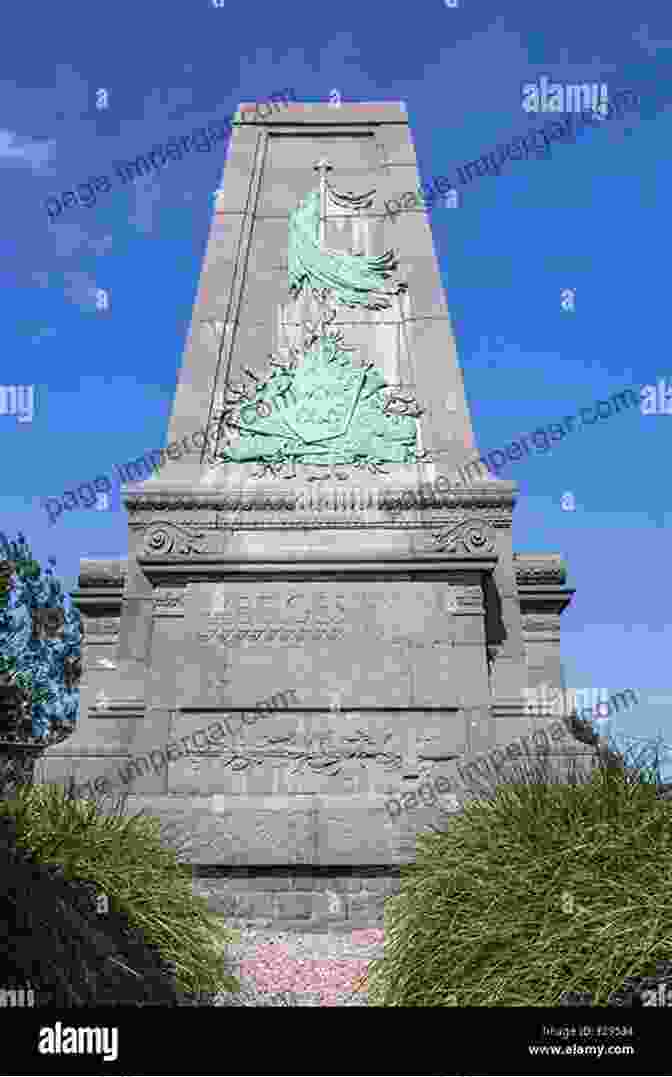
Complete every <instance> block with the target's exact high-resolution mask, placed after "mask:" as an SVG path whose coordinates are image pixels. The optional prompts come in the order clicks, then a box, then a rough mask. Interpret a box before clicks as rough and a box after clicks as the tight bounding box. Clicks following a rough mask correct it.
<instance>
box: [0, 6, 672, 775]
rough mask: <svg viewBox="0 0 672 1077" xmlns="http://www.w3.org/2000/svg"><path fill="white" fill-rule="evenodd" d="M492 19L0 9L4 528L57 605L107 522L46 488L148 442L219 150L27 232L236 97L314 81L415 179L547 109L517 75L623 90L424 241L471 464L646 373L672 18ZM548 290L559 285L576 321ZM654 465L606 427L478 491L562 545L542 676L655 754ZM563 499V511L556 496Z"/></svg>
mask: <svg viewBox="0 0 672 1077" xmlns="http://www.w3.org/2000/svg"><path fill="white" fill-rule="evenodd" d="M504 7H505V10H502V6H501V5H497V4H493V3H492V2H491V0H478V3H477V2H476V0H459V6H458V7H457V8H449V7H447V5H446V4H445V3H444V0H422V3H421V4H420V5H417V4H416V5H414V6H412V7H408V6H404V5H401V4H400V5H390V4H385V5H384V4H382V3H380V2H379V0H373V2H372V3H370V4H366V5H363V4H361V3H353V2H352V0H343V3H341V4H340V5H338V6H336V7H334V6H333V5H332V6H331V7H330V8H329V9H328V10H327V9H316V8H315V6H314V5H313V4H311V5H309V4H307V3H305V2H303V0H298V2H295V3H293V5H292V9H291V17H290V13H288V10H287V8H286V6H285V5H271V4H264V5H263V6H262V8H261V9H260V8H259V7H258V6H257V5H254V6H253V5H249V4H242V3H240V0H224V3H223V6H222V7H219V8H216V7H215V6H214V4H213V2H212V0H189V2H188V3H187V2H185V0H176V2H175V3H171V4H166V3H159V2H158V0H144V2H143V3H142V4H138V3H133V4H131V3H129V2H128V0H117V2H115V4H114V5H113V6H111V7H102V8H100V10H99V9H98V8H94V7H92V6H91V4H90V3H89V2H87V3H86V4H85V3H83V2H82V0H69V3H68V4H66V5H55V4H54V5H51V4H46V5H40V10H39V13H38V14H36V9H35V8H34V6H31V5H28V4H26V5H12V6H11V13H9V14H8V16H7V18H8V19H9V25H8V24H7V23H6V24H5V25H6V29H7V33H8V41H10V42H11V47H10V48H6V49H5V54H4V56H3V71H2V76H3V77H2V80H1V81H0V90H1V93H2V100H3V118H2V121H0V169H1V170H2V172H1V175H2V191H3V198H2V210H0V212H1V213H2V218H3V222H2V237H3V240H2V245H3V258H2V260H1V262H0V284H1V286H2V287H1V290H0V304H2V306H3V307H4V310H3V311H2V314H3V317H2V323H3V330H4V336H5V340H6V347H5V348H4V354H3V360H2V366H1V374H0V382H1V383H2V384H3V385H11V384H21V385H27V384H32V385H34V386H35V415H34V418H33V422H32V423H24V424H19V423H17V421H16V419H15V418H14V417H12V416H2V417H0V451H2V454H3V459H4V461H5V466H4V468H3V484H2V494H1V496H0V509H1V513H0V529H2V530H4V531H5V533H7V534H9V535H10V536H12V537H13V536H14V535H15V534H16V531H17V530H19V529H20V530H23V531H24V532H25V533H26V535H27V536H28V538H29V541H30V542H31V545H32V549H33V552H34V554H35V556H37V558H38V559H39V560H40V561H42V562H44V563H46V560H47V558H48V556H49V555H50V554H53V555H54V556H55V557H56V558H57V566H56V571H57V573H58V574H59V575H60V578H61V579H62V581H63V584H64V587H65V589H66V590H69V589H71V588H72V587H74V586H76V579H77V573H78V566H79V558H80V557H119V556H125V555H126V553H127V515H126V512H125V510H124V509H123V508H122V509H121V510H120V511H113V512H97V511H95V510H84V509H79V510H76V511H72V512H70V513H68V514H66V513H63V515H62V516H61V517H60V518H59V519H58V520H57V522H56V524H55V525H53V526H49V522H48V519H47V515H46V512H45V510H44V507H43V503H42V499H43V498H45V497H48V496H52V497H53V496H59V495H61V494H62V492H63V491H64V490H66V489H70V488H72V487H75V486H77V485H79V484H80V483H82V482H88V481H91V480H92V479H93V478H94V477H95V476H96V475H104V474H109V473H110V472H111V470H112V467H113V465H114V464H115V463H117V462H125V461H127V460H129V459H134V458H137V457H138V456H140V455H141V454H142V453H143V452H145V451H146V450H148V449H150V448H153V447H155V446H159V445H164V444H165V433H166V428H167V422H168V417H169V414H170V409H171V405H172V400H173V394H174V391H175V386H176V377H177V371H178V368H179V365H180V362H181V357H182V351H183V347H184V343H185V339H186V333H187V329H188V325H189V320H190V316H191V309H192V304H193V301H194V298H195V294H196V289H197V284H198V276H199V272H200V269H201V262H202V259H203V255H204V251H205V244H206V240H207V234H208V229H209V225H210V219H211V214H212V212H213V198H212V192H213V191H214V190H215V189H216V187H217V186H218V183H219V180H220V177H221V171H222V168H223V165H224V162H225V153H226V149H225V144H224V143H222V142H220V143H218V144H217V146H216V147H215V148H214V149H213V150H212V152H210V153H205V152H204V153H193V152H192V153H190V154H189V156H188V157H186V159H184V160H183V161H181V162H174V163H172V164H171V165H170V167H167V168H165V169H164V170H162V171H161V172H160V173H159V174H158V176H157V177H156V178H155V179H153V180H150V179H147V180H142V181H141V180H136V182H135V183H134V184H129V185H127V186H126V187H122V186H121V184H120V183H119V182H113V184H112V191H111V192H109V193H106V194H100V195H99V196H98V199H97V202H96V204H95V205H94V206H93V207H91V208H87V207H85V206H81V207H76V208H70V209H67V210H66V211H64V212H63V213H62V214H61V216H60V218H58V219H57V220H56V221H54V222H53V223H51V222H50V220H49V217H48V215H47V212H46V209H45V199H46V198H48V197H50V196H53V195H59V194H60V193H61V192H63V191H66V190H72V189H74V188H75V187H76V185H77V184H78V183H84V182H86V181H87V180H88V179H89V177H91V176H101V175H108V176H112V173H113V163H114V162H115V161H117V160H120V159H127V158H130V157H136V156H137V155H138V154H140V153H144V152H146V151H148V150H149V149H151V147H152V146H155V145H156V144H159V143H165V142H166V141H167V140H168V139H169V138H170V137H172V136H178V137H179V136H180V135H187V134H189V133H190V132H191V131H192V129H193V128H194V127H198V126H202V125H204V124H208V123H211V122H215V121H216V120H217V119H218V118H222V117H224V116H226V115H227V114H229V113H231V112H232V111H234V110H235V108H236V107H237V105H238V103H239V102H241V101H253V100H256V99H263V98H264V97H265V96H267V95H268V94H270V93H272V92H273V91H275V90H279V89H282V88H283V87H292V88H293V89H294V91H295V94H296V99H297V100H298V101H327V100H328V99H329V95H330V93H331V91H332V89H337V90H338V91H339V92H340V94H341V97H342V99H343V101H346V102H348V101H403V102H405V104H406V108H407V110H408V115H409V120H410V123H411V129H412V133H413V137H414V141H415V145H416V150H417V155H418V162H419V166H420V171H421V176H422V179H423V180H425V181H430V180H431V179H432V178H433V177H434V176H449V177H451V178H455V177H456V168H457V167H458V166H459V165H462V164H464V162H466V161H472V160H474V159H475V158H477V157H479V156H480V155H482V154H484V153H487V152H489V151H490V150H492V149H494V148H495V147H496V146H497V145H500V144H502V143H505V142H508V141H510V140H511V139H512V138H514V137H515V136H516V135H524V134H525V133H526V132H527V131H528V130H529V129H530V128H531V127H533V126H535V125H536V126H539V123H540V122H543V121H544V120H545V119H546V118H547V117H542V116H539V117H535V116H534V114H531V115H529V114H527V113H525V112H523V110H522V107H521V87H522V85H523V83H525V82H532V81H536V80H537V79H538V78H539V77H540V76H541V75H542V74H547V75H549V76H550V77H551V78H552V79H553V80H554V81H555V82H556V83H584V82H588V83H592V82H597V83H606V84H607V85H608V87H609V89H610V92H611V89H612V87H613V89H614V90H616V89H622V88H629V89H632V90H634V91H635V92H636V93H637V94H638V95H639V99H640V104H639V106H638V108H636V109H635V110H634V111H632V112H630V113H628V114H627V115H626V116H625V118H623V119H613V120H610V121H606V122H604V123H603V124H601V125H600V126H599V127H598V128H596V129H593V128H590V129H588V130H587V131H586V133H585V134H582V135H581V136H580V137H579V138H578V139H577V140H576V143H574V144H571V143H570V144H558V143H555V144H554V147H553V150H552V156H551V159H550V160H539V159H537V158H535V157H530V159H528V160H527V161H525V160H523V161H517V162H514V163H512V164H509V165H508V166H507V167H505V168H504V170H503V173H502V175H501V176H499V177H498V178H492V177H486V178H482V179H477V180H475V181H474V182H472V183H471V184H469V186H468V187H466V188H462V189H461V190H462V192H463V193H462V195H461V198H462V200H461V205H460V207H459V208H458V209H457V210H454V209H443V208H437V209H435V210H434V211H433V212H432V228H433V233H434V242H435V247H436V251H437V255H438V257H439V259H440V265H441V271H442V276H443V282H444V286H445V288H446V292H447V298H448V306H449V310H450V312H451V317H452V320H453V326H454V329H455V333H456V338H457V347H458V354H459V357H460V361H461V364H462V369H463V372H464V380H465V385H466V391H467V395H468V399H469V405H470V409H471V415H472V420H473V424H474V429H475V433H476V439H477V444H478V446H479V449H480V450H481V451H486V450H489V449H492V448H498V447H500V446H502V445H504V444H507V443H510V442H511V441H513V440H515V439H516V437H517V435H519V434H522V433H527V432H529V431H532V430H534V429H535V428H536V427H538V426H539V425H545V424H548V423H551V422H554V421H560V420H561V419H562V417H563V416H565V415H574V414H578V411H579V408H580V407H582V406H589V405H591V404H593V403H594V402H595V401H597V400H606V399H608V398H609V397H610V395H611V394H612V393H614V392H617V391H619V390H620V389H622V388H624V387H625V386H628V385H642V384H645V383H651V382H655V381H657V379H658V378H660V377H667V376H670V377H672V361H670V359H669V334H668V315H669V299H668V292H669V267H668V265H667V262H668V257H666V255H668V253H669V220H670V213H669V193H668V192H669V190H670V188H671V187H672V183H671V180H672V176H671V172H672V164H671V161H670V155H669V144H670V136H671V131H670V114H671V113H670V106H669V103H668V102H667V101H666V100H665V97H664V94H665V86H666V84H669V73H670V61H671V59H672V19H671V17H670V15H669V14H668V13H667V12H666V11H665V10H664V8H663V6H662V5H661V4H660V3H655V4H653V3H652V2H651V0H645V2H644V3H640V4H637V5H635V6H634V7H633V6H631V5H625V6H623V7H621V6H619V5H612V4H609V5H606V4H604V5H601V7H602V8H603V10H600V9H599V7H594V6H592V5H587V4H585V3H582V4H578V3H576V2H569V3H564V4H562V5H559V6H558V8H557V9H554V8H553V6H552V5H539V4H534V5H532V4H528V3H520V2H517V0H509V2H508V3H507V4H506V5H504ZM420 15H421V16H422V17H419V16H420ZM36 23H39V33H36V32H35V31H36ZM101 88H102V89H105V90H107V92H108V107H107V108H106V109H104V110H99V109H97V108H96V101H97V99H98V98H99V95H98V90H99V89H101ZM560 118H562V117H560ZM402 190H403V187H402ZM666 240H667V242H666ZM393 242H394V240H393ZM563 288H572V289H575V310H574V311H573V312H571V311H566V310H563V309H562V307H561V302H560V292H561V289H563ZM97 289H104V290H105V291H106V292H107V294H108V297H109V308H108V309H107V310H105V311H99V310H96V298H95V296H96V290H97ZM661 340H662V341H663V344H662V346H661V344H660V341H661ZM671 446H672V415H670V416H666V415H660V416H648V415H647V416H645V415H642V414H640V412H639V410H638V409H632V410H629V411H624V412H622V413H621V414H619V415H614V416H613V417H612V418H610V419H605V420H600V421H599V422H598V423H596V424H595V425H594V426H592V427H584V428H583V429H582V430H580V431H579V432H577V433H575V434H573V435H572V436H571V437H566V438H565V439H563V441H561V442H558V443H556V444H555V445H554V447H553V448H552V450H551V451H550V452H548V453H546V454H543V455H542V454H539V455H536V454H535V455H534V456H528V457H526V458H524V459H523V460H521V461H520V462H518V463H511V464H508V465H507V467H505V468H504V469H503V471H502V472H501V477H503V478H507V479H513V480H515V481H516V482H518V483H519V502H518V505H517V507H516V509H515V511H514V517H513V519H514V525H513V528H514V530H513V534H514V549H516V550H518V551H520V552H554V551H557V552H560V553H562V554H563V556H564V557H565V558H566V560H567V563H568V566H569V572H570V576H569V581H568V582H569V584H570V585H571V586H573V587H576V589H577V592H576V595H575V598H574V600H573V602H572V605H571V606H570V608H569V610H568V611H567V612H566V613H565V614H564V615H563V618H562V654H563V663H564V668H565V676H566V680H567V684H568V685H569V686H570V687H572V686H573V687H576V688H605V689H606V690H608V691H609V692H615V691H620V690H622V689H625V688H629V687H631V688H634V689H635V691H636V692H637V693H638V694H639V695H640V704H639V706H638V707H637V708H633V710H632V711H630V712H628V713H625V712H622V713H621V714H620V715H619V716H618V717H617V718H616V719H615V721H614V725H613V727H612V729H613V730H614V731H615V730H619V731H621V732H624V733H627V734H632V735H634V736H640V737H653V736H656V734H657V732H658V730H660V731H661V732H662V734H663V737H664V739H665V740H666V742H667V743H668V744H670V745H672V676H671V674H670V667H669V665H668V662H669V660H670V659H669V653H670V639H671V637H670V633H669V630H668V616H669V609H670V597H671V595H670V592H671V586H670V579H669V576H668V565H667V556H666V555H668V551H669V547H670V530H669V529H670V524H671V522H672V520H671V517H670V490H671V484H670V480H669V477H668V474H667V467H668V466H669V462H670V455H671V454H670V447H671ZM568 492H569V493H571V494H572V495H573V497H574V501H575V505H576V508H575V510H574V511H565V510H563V508H562V505H561V499H562V498H563V495H564V494H565V493H568ZM666 695H667V696H668V697H669V702H668V703H667V704H661V703H657V704H655V703H651V702H646V701H647V700H649V698H650V697H658V696H666ZM671 769H672V755H671V757H670V764H669V765H668V767H667V768H666V773H667V772H670V770H671Z"/></svg>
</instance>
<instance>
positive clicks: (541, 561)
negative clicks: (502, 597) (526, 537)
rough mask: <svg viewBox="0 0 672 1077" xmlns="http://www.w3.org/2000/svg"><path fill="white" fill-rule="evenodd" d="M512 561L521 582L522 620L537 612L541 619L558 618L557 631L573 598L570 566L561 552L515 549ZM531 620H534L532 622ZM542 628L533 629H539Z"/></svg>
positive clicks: (518, 580) (519, 593)
mask: <svg viewBox="0 0 672 1077" xmlns="http://www.w3.org/2000/svg"><path fill="white" fill-rule="evenodd" d="M513 565H514V570H515V574H516V584H517V586H518V598H519V600H520V612H521V614H522V615H523V624H525V618H526V617H532V616H533V615H536V616H537V617H538V618H541V620H542V621H544V619H546V618H548V617H553V616H556V617H557V618H558V624H557V628H556V629H554V630H553V631H554V634H556V633H557V632H559V631H560V626H559V617H560V614H561V613H562V612H563V610H565V609H566V608H567V606H568V605H569V603H570V602H571V601H572V595H573V594H574V593H575V588H574V587H567V586H565V581H566V579H567V567H566V565H565V562H564V561H563V559H562V557H561V556H560V554H556V553H549V554H519V553H514V555H513ZM530 623H532V622H530ZM540 630H541V629H531V631H540Z"/></svg>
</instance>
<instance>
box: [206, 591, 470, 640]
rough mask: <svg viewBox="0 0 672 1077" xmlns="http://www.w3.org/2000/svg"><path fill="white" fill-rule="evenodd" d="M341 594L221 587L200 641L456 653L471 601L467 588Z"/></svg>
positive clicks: (215, 596) (207, 616)
mask: <svg viewBox="0 0 672 1077" xmlns="http://www.w3.org/2000/svg"><path fill="white" fill-rule="evenodd" d="M338 587H339V585H336V584H335V585H334V586H333V588H331V589H327V588H326V587H325V586H324V585H322V586H321V587H320V586H319V585H317V586H315V587H313V588H311V589H309V588H303V589H301V590H298V589H295V590H291V591H287V590H286V589H280V588H272V587H268V588H267V589H265V590H264V591H259V592H255V591H254V590H253V589H251V588H250V589H248V590H245V591H243V590H241V589H240V587H237V588H235V589H234V588H231V587H229V586H228V585H225V584H220V585H217V586H216V587H215V588H214V592H213V593H211V598H210V603H209V605H210V609H209V610H207V608H206V610H204V611H203V615H204V616H205V620H206V625H204V626H203V630H202V631H200V632H199V633H198V639H199V640H200V641H201V642H203V643H209V642H211V641H214V640H216V641H218V642H219V643H220V644H226V645H228V646H240V645H241V644H243V643H250V644H262V645H264V644H268V643H277V644H283V645H285V646H292V645H301V644H306V643H309V642H311V641H315V642H318V641H338V640H343V639H345V638H346V636H350V635H364V636H366V637H367V639H368V640H376V641H378V642H384V643H387V644H402V645H406V646H410V647H431V646H434V645H440V644H448V645H450V644H451V643H452V641H453V637H454V623H453V615H454V614H455V613H457V612H458V611H459V609H460V606H461V599H462V598H463V596H464V595H465V589H464V588H454V587H453V588H438V589H437V588H435V587H433V586H431V585H424V584H414V583H409V584H406V585H405V586H399V585H397V586H396V588H395V587H392V588H390V587H387V588H382V587H381V588H376V589H367V590H365V591H362V590H352V591H346V590H343V589H338ZM341 588H342V585H341Z"/></svg>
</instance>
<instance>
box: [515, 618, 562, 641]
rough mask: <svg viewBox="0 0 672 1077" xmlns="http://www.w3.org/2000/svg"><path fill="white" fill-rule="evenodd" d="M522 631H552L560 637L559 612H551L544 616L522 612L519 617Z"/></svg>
mask: <svg viewBox="0 0 672 1077" xmlns="http://www.w3.org/2000/svg"><path fill="white" fill-rule="evenodd" d="M521 622H522V629H523V632H529V633H534V634H535V635H536V634H539V633H542V632H543V633H548V632H550V633H552V634H553V635H557V637H558V638H559V637H560V614H559V613H553V614H548V615H546V616H539V615H538V614H534V613H524V614H523V615H522V617H521Z"/></svg>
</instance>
